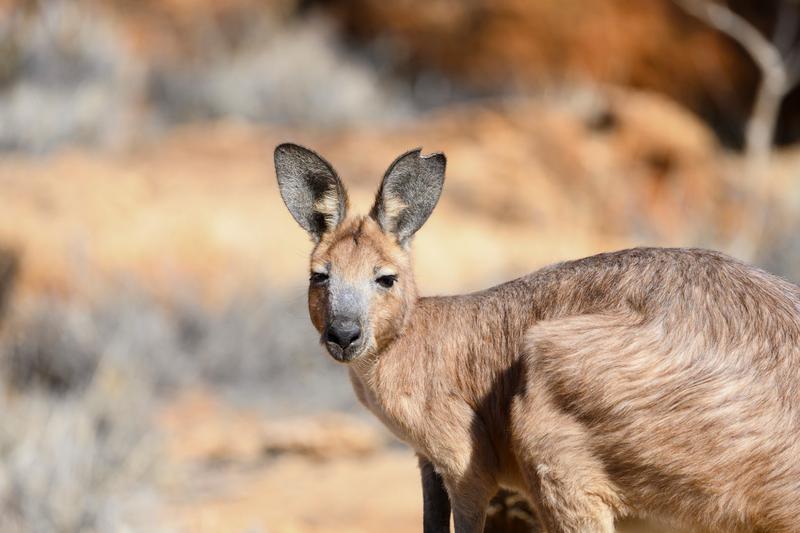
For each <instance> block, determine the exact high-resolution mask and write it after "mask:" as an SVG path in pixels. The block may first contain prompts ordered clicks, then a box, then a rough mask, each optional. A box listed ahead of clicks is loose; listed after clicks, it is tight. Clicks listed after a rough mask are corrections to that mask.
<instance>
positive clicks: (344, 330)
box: [325, 318, 361, 350]
mask: <svg viewBox="0 0 800 533" xmlns="http://www.w3.org/2000/svg"><path fill="white" fill-rule="evenodd" d="M360 336H361V328H360V327H359V325H358V322H356V321H355V320H353V319H352V318H334V319H333V321H332V322H331V325H330V326H328V333H327V336H326V339H325V340H326V341H328V342H332V343H334V344H337V345H338V346H339V347H340V348H341V349H342V350H344V349H346V348H347V347H348V346H350V345H351V344H353V343H354V342H355V341H357V340H358V338H359V337H360Z"/></svg>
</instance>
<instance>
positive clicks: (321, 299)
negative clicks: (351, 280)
mask: <svg viewBox="0 0 800 533" xmlns="http://www.w3.org/2000/svg"><path fill="white" fill-rule="evenodd" d="M320 292H321V291H320V290H319V289H311V290H310V291H309V294H308V314H309V316H310V318H311V323H312V324H314V327H315V328H317V331H319V332H322V330H323V329H325V309H326V307H327V305H326V298H327V297H326V296H325V295H324V293H323V294H320Z"/></svg>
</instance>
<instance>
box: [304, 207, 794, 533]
mask: <svg viewBox="0 0 800 533" xmlns="http://www.w3.org/2000/svg"><path fill="white" fill-rule="evenodd" d="M378 201H380V197H379V199H378ZM311 263H312V269H314V268H317V269H319V268H325V269H327V271H328V272H330V275H331V280H333V279H334V277H336V279H339V280H340V282H341V283H344V281H341V280H346V281H347V282H348V283H352V284H358V283H365V281H364V280H371V279H372V277H373V276H374V272H375V271H376V269H383V270H384V271H385V270H386V269H390V270H391V271H392V272H394V273H396V275H397V283H395V285H394V286H393V287H391V288H390V289H386V290H382V289H380V288H373V289H371V290H370V291H371V292H370V296H369V298H367V301H366V303H365V304H364V305H366V310H365V315H364V318H363V321H364V329H365V331H366V332H367V333H365V336H366V337H367V338H366V339H365V340H364V341H363V346H364V347H363V348H362V351H361V352H360V353H359V354H357V356H354V357H353V359H352V361H351V362H350V365H349V372H350V377H351V380H352V383H353V387H354V389H355V392H356V394H357V395H358V398H359V399H360V400H361V402H362V403H363V404H364V405H366V406H367V408H368V409H369V410H370V411H372V412H373V413H374V414H375V415H376V416H377V417H378V418H379V419H380V420H381V421H383V423H384V424H385V425H386V426H387V427H388V428H389V429H390V430H391V431H392V432H394V434H395V435H397V436H398V437H399V438H400V439H402V440H404V441H405V442H407V443H408V444H410V445H411V446H412V447H413V448H414V449H415V450H416V451H417V452H418V454H419V456H420V464H421V468H422V474H423V485H424V486H425V487H426V489H425V531H426V533H431V532H437V533H438V532H443V531H448V530H449V525H448V524H447V523H446V520H445V519H444V518H442V517H443V516H447V514H448V509H447V502H448V498H447V496H448V495H449V502H450V504H451V505H452V512H453V516H454V519H455V527H456V532H457V533H479V532H481V531H482V528H483V520H484V511H485V508H486V506H487V504H488V502H489V500H490V498H491V497H492V496H493V495H494V494H495V492H496V491H497V489H498V488H499V487H508V488H512V489H515V490H518V491H521V492H522V493H524V494H527V495H528V496H529V498H530V500H531V502H532V503H533V505H534V506H535V508H536V510H537V513H538V515H539V518H540V520H541V522H542V523H543V524H544V526H545V527H546V528H547V530H548V531H550V532H551V533H557V532H587V533H589V532H592V533H595V532H599V533H607V532H612V531H614V522H615V520H616V519H618V518H621V517H624V516H632V515H636V516H651V517H658V518H661V519H665V520H671V521H674V522H675V523H676V524H681V525H683V526H686V527H690V528H693V529H695V530H698V531H708V532H745V531H748V532H751V531H752V532H755V531H770V532H790V531H797V529H798V526H797V520H798V517H799V516H800V439H798V436H800V399H799V398H800V342H799V341H800V288H798V287H797V286H795V285H793V284H790V283H788V282H786V281H784V280H782V279H780V278H777V277H775V276H772V275H770V274H768V273H766V272H763V271H761V270H758V269H756V268H753V267H751V266H748V265H745V264H742V263H740V262H738V261H736V260H734V259H731V258H729V257H726V256H724V255H722V254H719V253H715V252H710V251H704V250H688V249H654V248H647V249H633V250H625V251H620V252H615V253H608V254H601V255H597V256H594V257H589V258H585V259H580V260H577V261H570V262H566V263H561V264H557V265H554V266H550V267H547V268H544V269H542V270H539V271H537V272H534V273H532V274H530V275H528V276H525V277H522V278H520V279H517V280H514V281H511V282H508V283H505V284H503V285H500V286H497V287H494V288H491V289H488V290H485V291H482V292H478V293H474V294H468V295H461V296H449V297H433V298H418V297H417V293H416V288H415V285H414V281H413V272H412V269H411V260H410V257H409V255H408V252H407V250H406V248H405V247H404V246H402V245H401V243H400V242H399V241H398V239H397V236H396V235H393V234H390V233H385V232H384V231H383V230H382V229H381V225H379V224H378V223H377V222H376V221H375V220H374V219H372V218H370V217H351V218H347V219H346V220H345V221H344V222H342V223H341V224H339V225H338V226H337V227H336V228H335V229H333V230H331V231H329V232H327V233H326V234H325V235H324V236H322V238H321V240H320V242H319V243H318V244H317V245H316V247H315V249H314V251H313V253H312V257H311ZM332 297H333V296H332V295H331V292H330V291H329V290H328V288H327V287H326V286H313V285H312V287H311V288H310V290H309V309H310V313H311V317H312V321H313V322H314V324H315V326H316V327H317V329H318V330H319V331H320V332H321V333H322V334H323V335H324V332H325V328H326V324H327V323H328V322H329V321H330V320H331V318H332V317H331V309H332V308H333V304H332V302H331V298H332ZM442 481H443V483H444V486H446V490H447V493H446V494H444V491H443V490H442V489H441V486H442ZM443 495H444V498H443Z"/></svg>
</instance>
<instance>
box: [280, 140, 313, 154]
mask: <svg viewBox="0 0 800 533" xmlns="http://www.w3.org/2000/svg"><path fill="white" fill-rule="evenodd" d="M309 151H310V150H309V149H308V148H305V147H304V146H300V145H299V144H295V143H281V144H279V145H278V146H276V147H275V157H278V156H279V155H289V154H292V153H297V152H309Z"/></svg>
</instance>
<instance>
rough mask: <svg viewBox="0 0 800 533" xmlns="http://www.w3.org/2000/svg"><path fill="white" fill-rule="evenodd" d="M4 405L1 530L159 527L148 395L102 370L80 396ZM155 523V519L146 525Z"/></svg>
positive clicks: (5, 400) (126, 375) (129, 376)
mask: <svg viewBox="0 0 800 533" xmlns="http://www.w3.org/2000/svg"><path fill="white" fill-rule="evenodd" d="M3 392H4V394H3V396H2V400H0V409H2V411H3V417H2V420H0V529H1V530H2V531H4V532H10V533H16V532H20V533H21V532H35V533H50V532H53V533H56V532H57V533H65V532H78V531H96V532H106V531H125V530H129V529H130V528H133V527H137V528H143V527H144V528H150V527H152V526H155V525H157V524H156V523H155V522H154V518H153V515H152V505H153V504H154V498H155V497H156V494H155V492H154V490H153V477H154V472H153V467H154V461H155V459H156V453H155V450H156V448H155V443H156V441H155V437H154V433H153V431H152V427H151V424H150V412H151V407H150V398H151V394H150V393H149V392H148V390H147V387H146V386H144V385H143V384H142V383H141V382H138V381H137V379H136V378H135V374H133V373H132V371H131V369H128V368H123V367H116V368H115V367H113V366H111V365H108V366H103V367H102V369H100V370H99V371H98V373H97V374H96V375H95V377H94V379H93V380H92V381H91V382H90V383H89V384H88V385H87V386H86V387H85V388H83V389H82V390H80V391H76V392H75V393H74V394H72V395H70V396H62V397H60V398H58V399H56V398H54V397H53V396H51V395H49V394H48V393H47V392H44V391H39V392H35V393H31V392H29V393H26V394H23V395H18V394H13V393H11V392H9V391H8V390H7V388H5V387H4V391H3ZM148 517H149V518H148Z"/></svg>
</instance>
